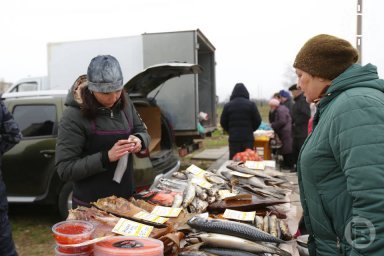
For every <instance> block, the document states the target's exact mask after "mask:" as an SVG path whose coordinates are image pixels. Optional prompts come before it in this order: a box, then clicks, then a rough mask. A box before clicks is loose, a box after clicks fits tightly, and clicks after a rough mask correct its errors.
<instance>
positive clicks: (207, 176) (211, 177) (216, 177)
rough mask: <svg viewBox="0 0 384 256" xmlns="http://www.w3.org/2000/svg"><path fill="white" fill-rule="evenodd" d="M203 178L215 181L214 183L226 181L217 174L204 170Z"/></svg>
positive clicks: (224, 182)
mask: <svg viewBox="0 0 384 256" xmlns="http://www.w3.org/2000/svg"><path fill="white" fill-rule="evenodd" d="M204 177H205V179H206V180H208V181H210V182H212V183H215V184H226V183H227V181H226V180H224V179H223V178H221V177H220V176H219V175H216V174H213V173H211V172H206V173H205V175H204Z"/></svg>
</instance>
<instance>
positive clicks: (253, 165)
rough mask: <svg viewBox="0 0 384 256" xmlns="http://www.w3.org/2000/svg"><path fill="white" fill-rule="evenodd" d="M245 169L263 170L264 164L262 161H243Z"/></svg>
mask: <svg viewBox="0 0 384 256" xmlns="http://www.w3.org/2000/svg"><path fill="white" fill-rule="evenodd" d="M244 165H245V167H247V168H249V169H254V170H264V169H265V163H264V162H263V161H245V163H244Z"/></svg>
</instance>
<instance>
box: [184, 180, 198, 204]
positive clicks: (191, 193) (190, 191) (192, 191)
mask: <svg viewBox="0 0 384 256" xmlns="http://www.w3.org/2000/svg"><path fill="white" fill-rule="evenodd" d="M195 196H196V188H195V186H194V185H193V184H192V182H191V181H190V180H189V181H188V186H187V187H186V189H185V190H184V193H183V203H182V206H183V207H184V208H187V207H188V205H189V204H190V203H192V201H193V199H194V198H195Z"/></svg>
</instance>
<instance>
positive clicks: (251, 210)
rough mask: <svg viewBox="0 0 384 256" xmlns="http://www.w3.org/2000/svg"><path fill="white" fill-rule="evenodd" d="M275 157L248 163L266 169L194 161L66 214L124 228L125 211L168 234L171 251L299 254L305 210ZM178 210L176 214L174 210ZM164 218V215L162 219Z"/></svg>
mask: <svg viewBox="0 0 384 256" xmlns="http://www.w3.org/2000/svg"><path fill="white" fill-rule="evenodd" d="M273 162H274V161H251V163H249V164H254V165H255V166H260V165H261V166H264V167H265V168H262V169H257V168H259V167H257V168H255V169H253V165H252V168H251V167H250V166H251V165H248V164H247V163H245V164H244V163H241V162H234V161H232V160H227V161H226V162H224V163H223V164H222V165H221V166H220V167H219V168H218V169H217V170H202V169H200V168H199V167H197V166H194V165H191V166H190V167H189V168H187V169H186V170H179V171H178V172H175V173H174V175H173V176H172V177H169V178H162V179H160V180H159V183H158V184H153V188H152V187H151V189H150V190H149V191H144V192H143V193H139V194H136V195H135V196H134V198H131V199H129V200H127V199H124V198H118V197H115V196H111V197H108V198H102V199H99V200H97V202H94V203H92V205H93V207H92V208H85V207H78V208H77V209H74V210H70V214H69V217H68V218H69V219H78V220H91V222H93V223H94V225H95V226H96V232H95V234H94V236H95V237H100V236H106V235H111V234H116V233H117V234H120V235H127V234H126V233H125V232H127V230H130V231H132V226H129V228H127V227H128V226H127V227H125V228H124V229H123V230H116V227H117V226H118V224H119V223H121V222H122V219H121V217H123V218H125V219H127V221H126V220H123V221H125V224H127V225H128V224H129V223H131V222H132V221H134V222H138V223H141V224H135V226H137V227H139V226H142V225H145V230H146V229H148V226H152V227H151V229H149V230H152V231H148V232H149V233H148V234H149V236H150V237H151V238H156V239H159V240H161V241H163V243H164V255H170V256H174V255H208V254H209V252H211V253H214V252H215V251H216V252H218V251H217V250H219V251H220V250H221V251H222V252H223V251H225V250H226V251H228V250H229V251H230V250H233V253H234V255H236V254H235V253H237V252H240V253H241V251H246V252H253V253H259V252H267V253H271V254H274V255H275V254H276V255H281V256H300V255H299V251H298V250H297V243H296V240H295V239H294V237H293V235H294V234H295V233H296V231H297V229H298V225H299V221H300V217H301V215H302V208H301V204H300V200H299V188H298V183H297V175H296V173H284V172H280V171H277V170H275V169H274V168H273ZM208 185H210V186H208ZM156 209H158V211H156ZM165 210H166V211H167V214H168V213H171V212H172V215H167V214H165V213H166V212H165ZM175 210H178V211H177V212H178V213H179V214H176V215H173V213H174V212H175ZM228 210H229V211H228ZM160 212H162V214H159V213H160ZM164 214H165V215H164ZM231 214H235V215H238V216H240V218H237V217H235V218H234V215H231ZM157 216H159V217H160V216H161V218H159V217H157ZM163 217H165V219H164V218H163ZM243 217H246V218H244V219H243ZM160 219H163V220H164V222H161V223H157V221H159V220H160ZM155 222H156V223H155ZM186 224H187V225H186ZM129 225H131V224H129ZM185 226H189V228H185ZM140 228H141V229H142V227H140ZM117 231H120V232H122V233H119V232H117ZM123 231H124V232H123ZM133 231H134V230H133ZM133 231H132V232H133ZM135 232H136V231H135ZM140 232H142V231H140ZM201 242H203V245H201ZM265 243H267V244H268V245H265ZM200 246H201V247H200ZM245 248H246V250H245ZM193 252H195V254H191V253H193ZM196 252H202V253H203V252H206V253H207V254H196ZM226 253H227V252H226ZM216 254H218V253H216ZM219 255H222V254H219ZM226 255H227V254H226ZM238 255H242V254H238Z"/></svg>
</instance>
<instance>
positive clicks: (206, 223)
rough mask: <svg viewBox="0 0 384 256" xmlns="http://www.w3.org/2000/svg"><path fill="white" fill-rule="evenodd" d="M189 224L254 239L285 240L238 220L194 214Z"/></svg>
mask: <svg viewBox="0 0 384 256" xmlns="http://www.w3.org/2000/svg"><path fill="white" fill-rule="evenodd" d="M188 225H189V226H191V227H192V228H195V229H197V230H200V231H205V232H214V233H220V234H227V235H233V236H237V237H241V238H244V239H249V240H252V241H263V242H273V243H281V242H283V241H282V240H281V239H278V238H276V237H274V236H271V235H270V234H268V233H266V232H263V231H262V230H260V229H257V228H256V227H254V226H251V225H248V224H244V223H240V222H236V221H230V220H220V219H208V218H202V217H200V216H194V217H192V218H191V219H190V220H188Z"/></svg>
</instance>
